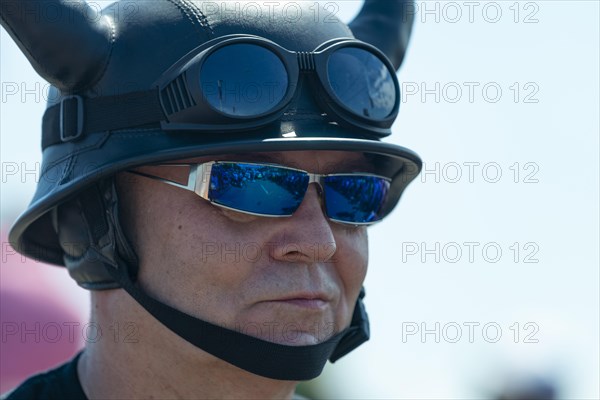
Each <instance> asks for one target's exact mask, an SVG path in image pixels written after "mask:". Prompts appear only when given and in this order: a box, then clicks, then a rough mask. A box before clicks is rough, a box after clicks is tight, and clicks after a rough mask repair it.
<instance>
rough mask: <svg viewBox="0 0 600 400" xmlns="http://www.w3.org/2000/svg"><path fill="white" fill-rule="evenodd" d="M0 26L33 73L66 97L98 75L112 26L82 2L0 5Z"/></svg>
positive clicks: (6, 1) (10, 0) (24, 0)
mask: <svg viewBox="0 0 600 400" xmlns="http://www.w3.org/2000/svg"><path fill="white" fill-rule="evenodd" d="M0 21H1V22H2V26H3V27H4V28H5V29H6V30H7V32H8V33H9V34H10V35H11V37H12V38H13V40H14V41H15V42H16V43H17V45H18V46H19V48H20V49H21V51H22V52H23V53H24V54H25V56H26V57H27V59H28V60H29V62H30V63H31V65H32V66H33V68H34V69H35V70H36V72H37V73H38V74H40V75H41V76H42V77H44V78H45V79H46V80H47V81H48V82H50V83H51V84H53V85H54V86H56V87H58V88H59V89H61V90H63V91H65V92H72V91H75V90H82V89H84V88H86V87H91V86H93V85H94V83H96V82H97V81H98V80H99V79H100V78H101V77H102V75H103V73H104V70H105V68H106V66H107V63H108V60H109V59H110V56H111V50H112V45H113V43H114V42H115V26H114V25H113V24H112V21H111V20H110V18H107V17H105V16H100V15H99V14H97V12H96V11H95V9H92V8H91V7H90V6H89V5H88V4H87V3H86V2H85V1H84V0H69V1H67V2H65V1H60V0H45V1H41V0H2V1H1V2H0Z"/></svg>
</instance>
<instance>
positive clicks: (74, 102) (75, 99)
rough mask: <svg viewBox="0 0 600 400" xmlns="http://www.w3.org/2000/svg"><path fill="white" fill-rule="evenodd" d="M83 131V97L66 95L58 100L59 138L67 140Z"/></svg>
mask: <svg viewBox="0 0 600 400" xmlns="http://www.w3.org/2000/svg"><path fill="white" fill-rule="evenodd" d="M82 133H83V98H82V97H81V96H78V95H72V96H66V97H64V98H63V99H62V100H61V101H60V140H62V141H63V142H69V141H71V140H75V139H77V138H78V137H80V136H81V134H82Z"/></svg>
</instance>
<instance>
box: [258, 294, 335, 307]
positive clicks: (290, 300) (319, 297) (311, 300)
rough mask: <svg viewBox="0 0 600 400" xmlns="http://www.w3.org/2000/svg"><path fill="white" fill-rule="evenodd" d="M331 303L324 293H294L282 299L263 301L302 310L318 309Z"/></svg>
mask: <svg viewBox="0 0 600 400" xmlns="http://www.w3.org/2000/svg"><path fill="white" fill-rule="evenodd" d="M330 301H331V299H330V297H329V296H327V295H326V294H324V293H295V294H286V295H285V296H282V297H275V298H273V299H268V300H265V302H267V303H280V304H289V305H294V306H298V307H303V308H312V309H320V308H324V307H325V306H327V304H328V303H329V302H330Z"/></svg>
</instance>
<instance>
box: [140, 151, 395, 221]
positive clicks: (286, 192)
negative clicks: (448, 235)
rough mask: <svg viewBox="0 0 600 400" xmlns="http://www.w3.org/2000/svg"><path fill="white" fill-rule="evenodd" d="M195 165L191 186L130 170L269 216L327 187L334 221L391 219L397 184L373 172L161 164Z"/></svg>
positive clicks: (260, 165) (291, 210) (234, 207)
mask: <svg viewBox="0 0 600 400" xmlns="http://www.w3.org/2000/svg"><path fill="white" fill-rule="evenodd" d="M159 166H171V167H173V166H187V167H190V172H189V175H188V182H187V184H186V185H183V184H181V183H178V182H176V181H172V180H169V179H164V178H161V177H159V176H155V175H150V174H146V173H143V172H139V171H133V170H130V171H129V172H130V173H133V174H136V175H140V176H144V177H147V178H151V179H155V180H158V181H160V182H164V183H167V184H169V185H173V186H176V187H179V188H182V189H186V190H189V191H191V192H194V193H196V194H197V195H198V196H200V197H202V198H203V199H205V200H208V201H209V202H211V203H212V204H214V205H217V206H219V207H223V208H228V209H231V210H235V211H238V212H242V213H245V214H251V215H259V216H263V217H289V216H291V215H292V214H293V213H294V212H295V211H296V210H297V209H298V207H300V203H302V200H303V198H304V195H305V194H306V191H307V190H308V186H309V184H311V183H317V184H318V185H319V186H320V187H321V193H322V196H323V203H324V207H323V211H324V212H325V215H326V216H327V218H329V219H330V220H332V221H335V222H339V223H343V224H351V225H370V224H373V223H375V222H378V221H380V220H381V219H382V218H383V217H384V216H385V215H382V213H381V211H382V210H384V209H385V207H384V206H385V204H386V201H387V199H388V192H389V189H390V183H391V180H390V179H389V178H385V177H382V176H378V175H374V174H369V173H342V174H328V175H321V174H313V173H310V172H307V171H303V170H300V169H295V168H290V167H283V166H280V165H275V164H266V163H249V162H233V161H211V162H207V163H203V164H160V165H159Z"/></svg>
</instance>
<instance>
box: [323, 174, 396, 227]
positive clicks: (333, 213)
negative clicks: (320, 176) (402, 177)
mask: <svg viewBox="0 0 600 400" xmlns="http://www.w3.org/2000/svg"><path fill="white" fill-rule="evenodd" d="M324 186H325V189H324V190H325V209H326V212H327V215H328V216H329V218H332V219H335V220H337V221H343V222H349V223H359V224H360V223H369V222H376V221H379V220H380V219H381V218H383V216H382V215H381V210H382V208H383V205H384V204H385V202H386V200H387V194H388V192H389V190H390V182H389V181H388V180H387V179H384V178H381V177H377V176H357V175H333V176H327V177H325V179H324Z"/></svg>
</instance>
